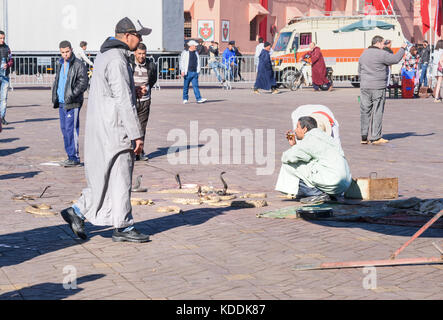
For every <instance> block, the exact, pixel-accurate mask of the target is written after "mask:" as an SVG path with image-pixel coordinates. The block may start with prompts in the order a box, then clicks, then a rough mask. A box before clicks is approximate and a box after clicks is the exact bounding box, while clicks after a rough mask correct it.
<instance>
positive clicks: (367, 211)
mask: <svg viewBox="0 0 443 320" xmlns="http://www.w3.org/2000/svg"><path fill="white" fill-rule="evenodd" d="M302 207H303V208H304V209H308V210H315V209H327V208H331V209H332V210H333V216H332V217H328V218H321V220H329V221H342V222H368V223H378V224H388V225H400V226H410V227H421V226H423V225H424V224H425V223H426V222H427V221H428V220H429V219H431V218H432V217H433V216H434V215H435V214H436V213H437V212H439V211H440V210H442V209H443V200H440V199H425V200H422V199H419V198H408V199H405V200H394V201H364V202H359V203H355V202H345V203H340V202H332V203H323V204H318V205H303V204H301V203H297V204H295V205H294V206H290V207H284V208H280V209H276V210H272V211H265V212H262V213H258V214H257V217H258V218H274V219H299V218H300V215H298V214H297V210H298V209H300V208H302ZM440 220H441V219H440ZM432 228H440V229H443V221H437V222H435V223H434V224H433V225H432Z"/></svg>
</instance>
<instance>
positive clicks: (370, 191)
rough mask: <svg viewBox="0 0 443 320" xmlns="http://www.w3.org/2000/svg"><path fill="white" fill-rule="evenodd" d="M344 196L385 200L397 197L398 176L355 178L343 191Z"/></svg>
mask: <svg viewBox="0 0 443 320" xmlns="http://www.w3.org/2000/svg"><path fill="white" fill-rule="evenodd" d="M345 197H346V198H351V199H363V200H385V199H396V198H398V178H371V177H369V178H355V179H352V183H351V185H350V187H349V189H348V190H347V191H346V192H345Z"/></svg>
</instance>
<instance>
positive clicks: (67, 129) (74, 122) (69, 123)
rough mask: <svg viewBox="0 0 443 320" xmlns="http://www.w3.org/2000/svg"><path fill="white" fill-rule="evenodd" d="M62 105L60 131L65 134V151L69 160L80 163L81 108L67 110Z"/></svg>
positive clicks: (60, 108)
mask: <svg viewBox="0 0 443 320" xmlns="http://www.w3.org/2000/svg"><path fill="white" fill-rule="evenodd" d="M64 107H65V105H64V104H62V103H60V107H59V114H60V129H61V131H62V134H63V142H64V145H65V151H66V154H67V155H68V159H69V160H74V161H80V156H79V151H78V135H79V131H80V108H74V109H70V110H65V108H64Z"/></svg>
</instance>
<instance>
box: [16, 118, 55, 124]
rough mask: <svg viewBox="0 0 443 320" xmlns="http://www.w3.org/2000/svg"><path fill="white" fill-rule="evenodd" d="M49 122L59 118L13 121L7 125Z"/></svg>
mask: <svg viewBox="0 0 443 320" xmlns="http://www.w3.org/2000/svg"><path fill="white" fill-rule="evenodd" d="M51 120H59V118H35V119H26V120H23V121H13V122H9V123H10V124H14V123H26V122H41V121H51Z"/></svg>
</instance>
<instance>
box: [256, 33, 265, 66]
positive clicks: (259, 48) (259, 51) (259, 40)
mask: <svg viewBox="0 0 443 320" xmlns="http://www.w3.org/2000/svg"><path fill="white" fill-rule="evenodd" d="M263 46H264V40H263V38H261V37H260V38H259V39H258V45H257V46H256V47H255V54H254V65H255V71H257V70H258V60H259V57H260V53H261V52H262V50H263Z"/></svg>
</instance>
